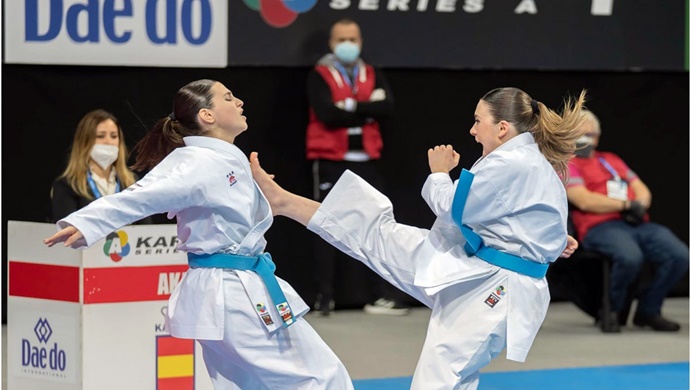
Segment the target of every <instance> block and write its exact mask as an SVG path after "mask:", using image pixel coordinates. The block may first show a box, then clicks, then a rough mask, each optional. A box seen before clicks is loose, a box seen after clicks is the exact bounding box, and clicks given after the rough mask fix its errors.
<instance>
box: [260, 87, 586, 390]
mask: <svg viewBox="0 0 690 390" xmlns="http://www.w3.org/2000/svg"><path fill="white" fill-rule="evenodd" d="M584 100H585V92H584V91H583V92H582V93H581V94H580V96H579V98H578V99H576V100H574V101H573V100H571V99H568V100H567V101H566V105H565V108H564V111H563V114H562V115H559V114H557V113H555V112H554V111H552V110H550V109H549V108H547V107H546V106H545V105H544V104H543V103H540V102H537V101H535V100H533V99H532V98H531V97H530V96H529V95H527V94H526V93H525V92H523V91H521V90H519V89H516V88H499V89H494V90H492V91H490V92H488V93H487V94H486V95H485V96H484V97H483V98H482V99H481V100H480V101H479V103H478V104H477V108H476V110H475V114H474V126H472V128H471V129H470V134H471V135H472V136H473V137H474V138H475V140H476V142H478V143H480V144H481V145H482V148H483V152H482V157H481V158H480V159H479V160H477V162H475V163H474V165H473V166H472V168H471V169H470V170H469V171H465V170H463V172H462V174H461V176H460V179H459V180H457V181H455V183H454V182H453V181H452V180H451V178H450V176H449V172H450V171H451V170H452V169H453V168H455V167H456V166H457V165H458V163H459V160H460V156H459V155H458V154H457V153H456V152H455V151H454V150H453V148H452V147H451V146H450V145H445V146H437V147H435V148H433V149H429V151H428V158H429V166H430V168H431V174H430V175H429V177H428V178H427V180H426V182H425V184H424V187H423V189H422V196H423V197H424V199H425V200H426V202H427V204H428V205H429V207H430V208H431V209H432V211H433V212H434V213H435V214H436V216H437V219H436V221H435V222H434V225H433V226H432V228H431V230H427V229H421V228H416V227H412V226H408V225H403V224H399V223H397V222H396V221H395V218H394V215H393V211H392V209H393V206H392V204H391V202H390V201H389V199H388V198H386V197H385V196H384V195H383V194H381V193H380V192H378V191H376V190H375V189H374V188H373V187H372V186H370V185H369V184H368V183H367V182H366V181H364V180H362V179H361V178H360V177H359V176H357V175H355V174H354V173H352V172H350V171H347V172H345V173H344V174H343V175H342V176H341V177H340V179H339V180H338V182H337V183H336V184H335V186H334V187H333V188H332V189H331V192H330V194H329V195H328V197H326V199H324V201H323V203H321V204H319V203H317V202H314V201H312V200H310V199H307V198H303V197H300V196H298V195H295V194H292V193H290V192H287V191H285V190H284V189H282V188H281V187H280V186H279V185H278V184H277V183H275V182H274V181H273V179H272V177H270V176H269V175H268V174H267V173H266V171H265V170H263V169H262V168H261V166H260V164H259V160H258V155H257V154H256V152H253V153H252V154H251V157H250V163H251V166H252V171H253V174H254V178H255V180H256V181H257V183H258V184H259V186H260V187H261V189H262V190H263V192H264V194H265V195H266V197H267V198H268V201H269V203H270V204H271V208H272V210H273V213H274V215H284V216H287V217H289V218H292V219H294V220H296V221H297V222H300V223H302V224H303V225H305V226H307V228H308V229H309V230H311V231H313V232H315V233H316V234H318V235H320V236H321V237H322V238H323V239H325V240H326V241H328V242H330V243H331V244H332V245H334V246H336V247H337V248H339V249H340V250H342V251H344V252H346V253H348V254H349V255H350V256H352V257H354V258H356V259H358V260H360V261H362V262H364V263H365V264H366V265H367V266H369V267H370V268H371V269H373V270H374V271H376V272H377V273H378V274H380V275H381V276H382V277H384V278H385V279H386V280H388V281H389V282H391V283H393V284H394V285H395V286H397V287H398V288H400V289H401V290H403V291H405V292H406V293H408V294H410V295H412V296H414V297H415V298H417V299H418V300H419V301H420V302H422V303H424V304H425V305H427V306H428V307H430V308H431V309H432V313H431V319H430V323H429V327H428V329H427V335H426V340H425V342H424V346H423V348H422V352H421V356H420V358H419V361H418V363H417V368H416V370H415V373H414V377H413V380H412V389H416V390H435V389H439V390H441V389H443V390H448V389H476V388H477V386H478V384H479V370H480V369H481V368H482V367H484V366H486V365H487V364H488V363H489V362H490V361H491V359H493V358H494V357H496V356H498V354H499V353H501V351H502V350H503V349H504V348H507V351H506V354H507V358H508V359H510V360H515V361H519V362H522V361H524V360H525V358H526V356H527V353H528V351H529V349H530V347H531V345H532V342H533V340H534V338H535V336H536V334H537V331H538V330H539V327H540V326H541V324H542V322H543V320H544V317H545V315H546V311H547V308H548V304H549V300H550V296H549V290H548V285H547V281H546V278H545V277H544V276H545V274H546V270H547V268H548V264H549V263H550V262H553V261H555V260H556V259H557V258H558V257H559V256H562V257H569V256H570V255H571V254H572V252H573V251H574V250H575V249H576V248H577V241H575V240H574V239H573V238H572V237H570V236H568V235H567V229H566V218H567V213H568V207H567V199H566V195H565V187H564V185H563V181H562V180H561V179H562V178H563V180H566V179H567V160H568V158H569V157H570V156H571V154H572V152H573V150H574V148H575V140H576V139H577V138H578V137H579V136H580V134H579V133H580V131H579V130H577V129H578V128H579V127H580V123H581V122H582V115H581V112H580V111H581V109H582V107H583V104H584ZM559 175H560V177H559Z"/></svg>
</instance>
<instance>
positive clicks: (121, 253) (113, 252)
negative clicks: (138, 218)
mask: <svg viewBox="0 0 690 390" xmlns="http://www.w3.org/2000/svg"><path fill="white" fill-rule="evenodd" d="M129 250H130V245H129V237H127V233H125V232H124V231H122V230H118V231H116V232H115V233H110V234H108V237H106V238H105V244H103V253H105V255H106V256H110V260H112V261H114V262H118V261H120V260H122V258H123V257H125V256H127V255H128V254H129Z"/></svg>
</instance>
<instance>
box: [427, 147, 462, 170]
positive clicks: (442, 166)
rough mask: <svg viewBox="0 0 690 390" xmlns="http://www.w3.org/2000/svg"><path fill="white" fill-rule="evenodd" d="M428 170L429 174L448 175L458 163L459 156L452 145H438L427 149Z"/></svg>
mask: <svg viewBox="0 0 690 390" xmlns="http://www.w3.org/2000/svg"><path fill="white" fill-rule="evenodd" d="M427 154H428V155H429V168H430V169H431V173H438V172H443V173H449V172H450V171H451V170H453V168H455V167H457V166H458V163H460V154H458V153H457V152H456V151H455V150H453V146H452V145H438V146H435V147H433V148H431V149H429V151H428V153H427Z"/></svg>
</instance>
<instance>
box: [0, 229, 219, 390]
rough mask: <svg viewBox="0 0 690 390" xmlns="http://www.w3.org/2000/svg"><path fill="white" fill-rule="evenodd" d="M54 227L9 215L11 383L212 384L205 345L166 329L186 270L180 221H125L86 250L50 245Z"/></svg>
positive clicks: (154, 389)
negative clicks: (180, 248)
mask: <svg viewBox="0 0 690 390" xmlns="http://www.w3.org/2000/svg"><path fill="white" fill-rule="evenodd" d="M56 231H57V230H56V227H55V225H53V224H46V223H32V222H17V221H9V223H8V231H7V255H8V260H9V266H8V278H9V280H8V290H9V291H8V301H7V305H8V306H7V340H5V342H6V343H7V357H6V358H7V384H8V388H9V389H13V390H34V389H36V390H38V389H40V390H111V389H112V390H124V389H126V390H206V389H209V390H210V389H213V386H212V384H211V380H210V379H209V376H208V372H207V371H206V367H205V366H204V362H203V358H202V354H201V346H200V345H199V344H198V343H197V342H196V341H194V340H186V339H178V338H174V337H171V336H170V334H169V333H168V332H167V331H166V329H165V322H164V313H165V311H166V310H167V304H168V302H167V300H168V298H169V297H170V293H171V292H172V291H173V289H174V288H175V286H176V285H177V283H178V282H179V281H180V280H181V278H182V276H183V275H184V273H185V272H186V270H187V268H188V266H187V258H186V255H185V254H184V253H182V252H177V251H175V247H176V245H177V237H176V230H175V225H141V226H126V227H124V228H122V229H120V230H118V231H117V232H115V233H113V234H111V235H109V236H108V237H107V238H106V239H104V240H101V241H99V242H97V243H95V244H93V245H92V246H91V247H90V248H89V249H85V250H75V249H71V248H65V247H64V246H63V245H62V244H58V245H55V246H54V247H52V248H48V247H47V246H45V245H44V244H43V241H42V240H43V239H44V238H45V237H49V236H50V235H52V234H54V233H55V232H56Z"/></svg>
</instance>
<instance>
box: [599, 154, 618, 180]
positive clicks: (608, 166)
mask: <svg viewBox="0 0 690 390" xmlns="http://www.w3.org/2000/svg"><path fill="white" fill-rule="evenodd" d="M599 161H600V162H601V165H603V166H604V168H606V170H607V171H609V173H611V175H613V179H614V180H615V181H621V177H620V175H619V174H618V172H616V170H615V169H613V167H612V166H611V164H609V163H608V162H607V161H606V160H604V158H603V157H599Z"/></svg>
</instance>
